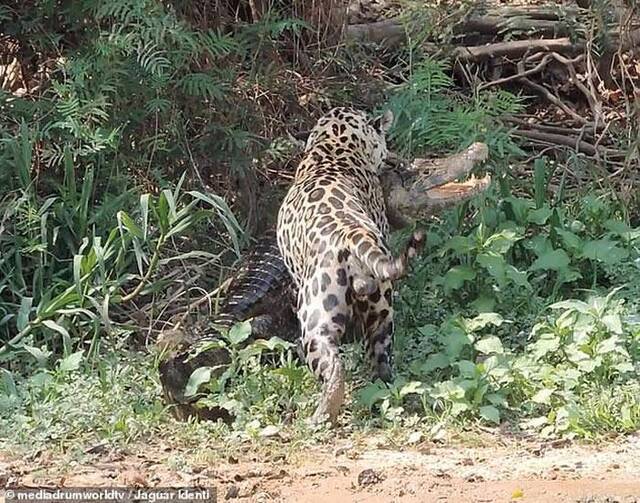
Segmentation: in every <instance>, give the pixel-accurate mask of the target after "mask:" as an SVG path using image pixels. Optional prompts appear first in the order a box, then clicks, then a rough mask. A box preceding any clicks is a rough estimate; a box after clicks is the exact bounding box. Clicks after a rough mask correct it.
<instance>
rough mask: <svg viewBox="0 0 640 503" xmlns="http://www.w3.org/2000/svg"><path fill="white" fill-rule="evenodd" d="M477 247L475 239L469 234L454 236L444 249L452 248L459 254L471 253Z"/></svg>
mask: <svg viewBox="0 0 640 503" xmlns="http://www.w3.org/2000/svg"><path fill="white" fill-rule="evenodd" d="M474 248H475V244H474V242H473V239H472V238H471V237H469V236H454V237H452V238H451V239H450V240H449V241H448V242H447V245H446V247H445V248H444V251H447V250H452V251H454V252H456V253H458V254H464V253H469V252H470V251H472V250H473V249H474Z"/></svg>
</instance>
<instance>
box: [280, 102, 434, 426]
mask: <svg viewBox="0 0 640 503" xmlns="http://www.w3.org/2000/svg"><path fill="white" fill-rule="evenodd" d="M392 122H393V114H392V113H391V112H390V111H387V112H385V113H384V114H382V115H380V116H378V117H374V118H369V117H368V116H367V115H366V113H365V112H362V111H360V110H356V109H352V108H346V107H339V108H334V109H332V110H330V111H329V112H328V113H327V114H325V115H324V116H323V117H322V118H320V119H319V120H318V122H317V124H316V126H315V127H314V128H313V129H312V130H311V133H310V135H309V138H308V140H307V143H306V146H305V153H304V157H303V159H302V161H301V162H300V164H299V165H298V168H297V170H296V174H295V177H294V180H293V184H292V186H291V187H290V189H289V191H288V192H287V194H286V196H285V198H284V201H283V202H282V205H281V206H280V209H279V211H278V219H277V227H276V232H277V240H278V247H279V249H280V253H281V254H282V257H283V260H284V263H285V265H286V266H287V269H288V270H289V272H290V274H291V276H292V278H293V281H294V284H295V286H296V289H297V292H298V295H297V316H298V321H299V323H300V331H301V348H302V351H303V354H304V356H305V360H306V362H307V365H308V366H309V368H310V369H311V371H312V372H313V373H314V375H315V376H316V378H317V379H319V380H320V381H321V382H322V394H321V397H320V402H319V404H318V406H317V408H316V411H315V412H314V415H313V420H314V421H316V422H320V421H323V420H325V419H329V421H330V422H332V423H335V422H336V419H337V416H338V413H339V411H340V407H341V405H342V402H343V400H344V388H345V384H344V368H343V364H342V362H341V360H340V355H339V345H340V341H341V339H343V337H344V335H345V331H346V330H347V328H348V327H351V326H353V327H354V328H355V330H357V331H358V332H359V333H360V334H361V336H362V337H363V339H364V343H365V351H366V353H367V356H368V358H369V360H370V362H371V365H372V368H373V376H374V377H377V378H380V379H382V380H383V381H390V380H391V379H392V343H393V307H392V298H393V281H394V280H397V279H398V278H400V277H402V276H403V275H404V274H405V271H406V268H407V263H408V260H409V259H410V258H412V257H413V256H415V255H416V253H417V251H418V250H419V248H420V247H421V246H422V244H423V241H424V234H423V232H422V231H416V232H414V234H413V236H412V237H411V239H410V240H409V241H408V243H407V245H406V246H405V248H404V250H403V251H402V252H401V253H400V255H399V256H398V257H394V256H393V255H391V253H390V251H389V247H388V245H387V240H388V235H389V223H388V220H387V214H386V210H385V200H384V192H383V188H382V183H381V181H380V175H381V171H382V169H383V165H384V161H385V160H386V158H387V155H388V152H387V146H386V139H385V138H386V133H387V131H388V130H389V128H390V127H391V125H392Z"/></svg>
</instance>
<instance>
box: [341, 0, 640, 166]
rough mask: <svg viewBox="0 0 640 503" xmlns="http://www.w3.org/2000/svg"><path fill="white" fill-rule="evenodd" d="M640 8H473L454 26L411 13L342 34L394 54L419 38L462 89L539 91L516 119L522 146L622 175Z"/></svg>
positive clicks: (633, 101)
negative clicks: (447, 64) (569, 155)
mask: <svg viewBox="0 0 640 503" xmlns="http://www.w3.org/2000/svg"><path fill="white" fill-rule="evenodd" d="M639 14H640V7H637V6H636V7H626V6H625V4H624V3H622V2H615V1H609V2H603V1H598V2H596V1H593V2H590V1H587V0H582V1H580V2H576V3H573V4H572V3H570V2H568V3H567V2H565V3H564V4H563V5H562V6H549V4H545V5H534V6H514V7H503V6H501V7H494V8H491V7H489V8H484V9H483V8H482V7H474V8H472V9H471V10H468V11H466V12H463V13H462V14H460V15H459V16H458V18H459V19H458V21H457V22H454V23H453V26H452V27H451V25H452V20H451V17H452V16H453V14H450V15H446V16H445V17H444V19H443V20H441V21H436V24H435V25H434V26H431V27H426V28H425V26H423V24H422V23H423V21H421V20H420V17H419V16H411V18H410V17H409V16H406V15H405V16H401V17H394V18H391V19H383V20H379V21H375V22H369V23H354V24H350V25H349V26H347V28H346V36H347V38H348V39H349V40H351V41H352V42H356V43H368V42H373V43H376V44H383V45H385V46H386V47H387V48H389V49H392V50H393V49H399V48H401V47H403V46H404V45H405V44H408V43H411V44H414V46H415V45H416V41H417V40H418V41H419V42H418V44H417V45H418V48H419V49H421V50H423V51H425V52H426V53H428V54H431V55H433V57H436V58H449V60H450V61H451V65H452V69H453V72H454V74H455V75H456V77H457V79H458V82H459V83H460V84H462V85H463V86H468V87H469V88H471V89H474V90H475V91H483V90H486V89H490V88H498V87H501V88H505V89H507V90H510V91H512V92H515V93H520V94H522V95H525V96H533V97H536V98H537V99H536V100H535V101H534V105H533V106H529V107H528V109H527V113H526V114H523V116H519V117H514V118H512V119H511V120H510V123H511V125H513V126H514V127H515V128H516V132H515V134H516V135H518V136H519V137H520V138H522V139H523V140H524V145H525V146H527V147H530V148H531V149H533V150H535V151H541V150H550V149H562V150H567V149H568V150H571V151H573V152H575V153H577V154H580V155H582V156H585V157H587V158H590V159H591V160H593V161H595V162H596V163H598V164H600V165H601V166H605V165H606V169H607V170H608V172H609V174H612V173H615V174H617V175H619V174H621V173H629V172H630V171H632V167H633V166H635V167H637V166H638V142H637V141H636V140H635V137H636V136H637V116H638V108H639V107H638V104H640V63H639V62H638V61H639V60H638V58H637V56H638V52H639V50H640V16H639ZM438 23H441V25H439V24H438ZM424 33H426V36H423V38H422V39H421V38H420V36H421V34H424Z"/></svg>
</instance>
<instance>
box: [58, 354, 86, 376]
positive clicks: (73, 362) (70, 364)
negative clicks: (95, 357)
mask: <svg viewBox="0 0 640 503" xmlns="http://www.w3.org/2000/svg"><path fill="white" fill-rule="evenodd" d="M82 353H84V351H76V352H75V353H71V354H70V355H69V356H67V357H66V358H63V359H62V360H60V364H59V365H58V369H59V370H60V371H61V372H72V371H74V370H78V368H79V367H80V362H81V361H82Z"/></svg>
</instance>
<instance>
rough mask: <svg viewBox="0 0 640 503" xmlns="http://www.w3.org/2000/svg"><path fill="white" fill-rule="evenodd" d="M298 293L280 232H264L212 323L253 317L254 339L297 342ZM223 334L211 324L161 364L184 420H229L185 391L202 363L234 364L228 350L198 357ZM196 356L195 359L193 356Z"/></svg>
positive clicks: (169, 398)
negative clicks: (196, 404) (195, 417)
mask: <svg viewBox="0 0 640 503" xmlns="http://www.w3.org/2000/svg"><path fill="white" fill-rule="evenodd" d="M294 299H295V294H294V292H293V283H292V281H291V277H290V276H289V273H288V272H287V269H286V266H285V264H284V261H283V260H282V256H281V255H280V252H279V251H278V245H277V243H276V238H275V234H274V233H269V234H266V235H264V236H263V237H262V238H260V239H258V241H257V242H256V244H255V245H254V246H253V247H252V248H251V249H250V250H249V252H248V253H247V254H246V255H245V256H244V257H243V259H242V262H241V264H240V267H239V268H238V272H237V273H236V274H235V275H234V276H233V278H232V280H231V282H230V283H229V286H228V288H227V291H226V296H225V298H224V301H223V302H222V303H221V305H220V309H219V312H218V314H217V316H216V317H215V318H214V320H213V321H212V323H211V325H212V326H214V327H215V326H217V327H221V328H230V327H231V326H233V325H234V324H235V323H237V322H240V321H245V320H251V321H250V323H251V337H250V340H255V339H263V338H270V337H272V336H276V335H277V336H278V337H280V338H281V339H284V340H287V341H290V342H295V341H296V339H297V337H298V321H297V319H296V316H295V313H294V311H293V306H294ZM219 335H220V334H219V333H218V332H217V331H216V330H215V329H214V328H211V326H210V327H209V330H208V331H206V332H202V333H201V334H194V335H193V336H192V337H190V338H187V339H185V340H183V341H181V343H180V345H179V346H178V348H176V349H175V350H174V351H173V352H172V354H170V355H169V357H168V358H166V359H164V361H162V363H161V364H160V381H161V382H162V387H163V388H164V393H165V396H166V398H167V401H168V402H169V403H174V404H176V409H175V410H176V414H177V415H178V417H180V418H185V417H188V416H189V415H193V414H197V415H199V416H201V417H205V418H210V419H214V418H218V417H221V418H223V419H225V420H226V419H229V415H228V413H227V412H226V411H224V410H219V409H215V410H214V409H197V408H196V407H194V406H193V405H192V404H191V403H192V402H193V400H192V399H189V398H187V397H185V396H184V390H185V387H186V385H187V382H188V381H189V377H190V376H191V374H192V373H193V371H194V370H195V369H197V368H200V367H212V368H214V369H217V370H215V371H214V372H216V373H222V369H223V367H222V366H224V365H226V364H228V363H229V358H228V354H227V352H226V351H225V350H223V349H209V350H207V351H203V352H202V353H200V354H198V355H196V356H192V355H193V354H194V353H195V350H197V348H198V347H200V346H201V345H202V344H204V343H206V342H208V341H213V340H216V339H218V338H219ZM190 356H192V357H191V358H189V357H190Z"/></svg>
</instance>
